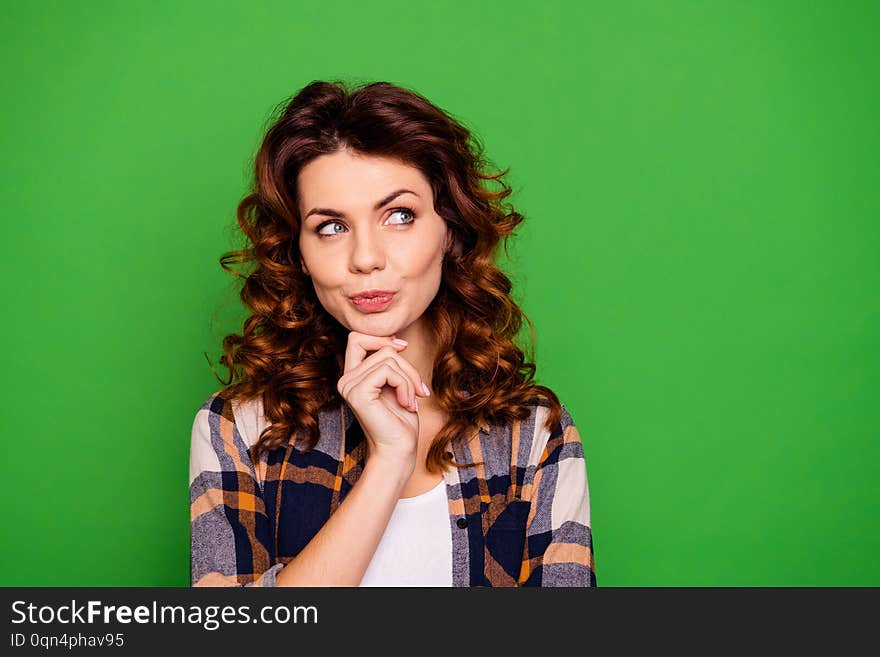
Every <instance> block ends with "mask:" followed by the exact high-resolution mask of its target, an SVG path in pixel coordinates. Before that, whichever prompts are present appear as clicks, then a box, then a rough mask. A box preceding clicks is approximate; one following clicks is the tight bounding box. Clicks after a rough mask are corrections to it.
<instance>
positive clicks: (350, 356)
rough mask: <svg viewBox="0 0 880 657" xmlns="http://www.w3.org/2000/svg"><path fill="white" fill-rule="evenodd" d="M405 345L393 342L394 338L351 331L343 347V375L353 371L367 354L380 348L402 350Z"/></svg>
mask: <svg viewBox="0 0 880 657" xmlns="http://www.w3.org/2000/svg"><path fill="white" fill-rule="evenodd" d="M405 346H406V345H403V344H399V343H396V342H394V336H378V335H368V334H366V333H360V332H358V331H351V332H350V333H349V334H348V343H347V344H346V347H345V367H344V369H343V370H342V371H343V374H344V373H345V372H348V371H349V370H353V369H354V368H355V367H357V366H358V365H359V364H360V363H361V362H363V360H364V358H365V357H366V355H367V352H370V351H377V350H379V349H381V348H382V347H392V348H394V349H403V348H404V347H405Z"/></svg>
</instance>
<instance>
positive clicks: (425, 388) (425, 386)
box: [422, 381, 431, 396]
mask: <svg viewBox="0 0 880 657" xmlns="http://www.w3.org/2000/svg"><path fill="white" fill-rule="evenodd" d="M422 390H424V392H425V394H426V395H428V396H430V395H431V391H430V390H428V384H427V383H425V382H424V381H422Z"/></svg>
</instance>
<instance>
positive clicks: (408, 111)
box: [190, 82, 596, 586]
mask: <svg viewBox="0 0 880 657" xmlns="http://www.w3.org/2000/svg"><path fill="white" fill-rule="evenodd" d="M485 167H486V160H485V159H484V157H483V155H482V148H481V146H480V145H479V143H478V142H477V141H476V139H474V138H473V137H472V136H471V133H470V132H469V131H468V130H467V129H465V128H464V127H462V125H460V124H459V123H458V122H457V121H455V120H454V119H453V118H452V117H451V116H450V115H449V114H447V113H445V112H444V111H443V110H441V109H439V108H437V107H436V106H434V105H432V104H431V103H430V102H428V101H427V100H426V99H424V98H423V97H422V96H420V95H418V94H416V93H414V92H413V91H410V90H407V89H404V88H401V87H398V86H395V85H392V84H389V83H385V82H377V83H373V84H368V85H364V86H362V87H360V88H356V89H353V90H350V89H347V88H346V86H345V85H344V84H343V83H338V82H337V83H329V82H313V83H312V84H309V85H308V86H306V87H305V88H303V89H302V90H301V91H300V92H299V93H298V94H297V95H296V96H295V97H294V98H293V99H292V100H290V102H289V104H287V106H286V107H285V108H284V110H283V112H282V114H281V116H280V117H279V118H278V119H277V120H276V121H275V122H274V124H273V125H272V126H271V127H270V129H269V130H268V132H267V134H266V136H265V138H264V140H263V143H262V146H261V148H260V150H259V152H258V153H257V156H256V165H255V181H254V189H253V190H252V193H250V194H249V195H248V196H246V197H245V198H244V199H243V200H242V202H241V203H240V204H239V208H238V223H239V225H240V226H241V229H242V231H243V232H244V234H245V236H246V237H247V238H248V240H249V242H250V245H249V246H248V247H247V248H244V249H241V250H239V251H233V252H231V253H228V254H225V255H224V256H223V257H222V258H221V260H220V264H221V266H223V267H224V269H226V270H227V271H230V272H232V273H234V274H236V275H237V276H240V277H241V278H243V280H244V283H243V288H242V290H241V299H242V301H243V303H244V304H245V305H246V306H247V307H248V308H249V309H250V311H251V312H252V314H251V315H250V317H249V318H248V319H247V320H246V321H245V323H244V327H243V331H242V334H241V335H238V334H234V335H229V336H226V338H225V339H224V341H223V347H224V355H223V357H222V358H221V362H222V363H224V364H225V365H226V366H227V367H229V368H230V379H229V381H225V382H223V383H224V385H225V387H224V389H221V390H220V391H218V392H216V393H215V394H213V395H212V396H211V397H210V398H209V399H208V400H207V401H205V403H204V404H203V405H202V407H201V408H200V409H199V411H198V412H197V414H196V417H195V420H194V422H193V428H192V444H191V457H190V502H191V521H192V522H191V539H192V542H191V547H192V553H191V576H192V580H191V584H192V585H193V586H327V585H332V586H394V585H400V586H404V585H415V586H594V585H595V583H596V579H595V572H594V568H593V552H592V536H591V530H590V508H589V492H588V487H587V473H586V464H585V460H584V453H583V447H582V444H581V439H580V436H579V434H578V431H577V429H576V427H575V425H574V423H573V421H572V418H571V416H570V414H569V413H568V411H567V410H566V409H565V407H564V406H563V405H562V404H561V403H560V401H559V399H558V398H557V397H556V395H555V394H554V393H553V392H552V391H551V390H550V389H549V388H547V387H545V386H542V385H538V384H536V383H534V382H532V381H531V379H532V377H533V376H534V372H535V365H534V364H532V363H529V362H527V361H526V360H525V356H524V354H523V352H522V351H521V350H520V349H519V348H518V347H517V346H516V345H515V344H514V337H515V336H516V334H517V332H518V331H519V329H520V327H521V323H522V319H523V318H525V315H524V314H523V313H522V311H521V310H520V309H519V307H518V306H517V305H516V304H515V303H514V301H513V300H512V299H511V297H510V296H509V294H510V290H511V283H510V280H509V279H508V278H507V277H506V276H505V275H504V274H503V273H502V272H501V271H500V270H499V269H497V268H496V266H495V264H494V258H495V255H496V252H497V247H498V245H499V243H500V241H501V239H502V238H505V239H506V238H507V237H508V236H509V235H511V234H512V232H513V230H514V228H515V227H516V226H517V225H518V224H519V223H520V222H521V221H522V220H523V217H522V216H521V215H520V214H518V213H517V212H515V211H513V209H512V208H510V207H509V206H507V205H505V204H503V203H502V201H503V199H504V198H505V197H506V196H508V195H509V194H510V189H509V187H508V186H507V185H506V184H505V183H504V182H503V181H502V180H501V179H502V176H503V175H504V173H506V172H501V173H498V174H495V175H490V174H488V173H485V172H484V169H485ZM489 180H494V181H496V182H498V183H499V184H500V185H501V189H500V190H499V191H494V192H493V191H490V190H488V189H486V188H485V187H484V186H483V185H482V181H489ZM233 262H237V263H244V262H250V263H253V265H254V267H253V269H252V271H251V272H249V273H248V274H246V275H245V274H241V273H239V272H237V271H236V270H234V269H232V268H230V267H228V266H227V265H228V264H230V263H233ZM525 319H526V321H528V318H525ZM529 327H530V329H531V323H530V322H529ZM233 379H236V382H235V383H234V384H232V383H231V382H232V380H233Z"/></svg>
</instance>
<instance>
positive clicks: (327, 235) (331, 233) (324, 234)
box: [315, 221, 342, 237]
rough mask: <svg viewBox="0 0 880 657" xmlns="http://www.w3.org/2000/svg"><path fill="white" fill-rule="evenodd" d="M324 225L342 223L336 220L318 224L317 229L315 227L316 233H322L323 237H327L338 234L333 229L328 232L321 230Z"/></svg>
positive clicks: (339, 224) (338, 224)
mask: <svg viewBox="0 0 880 657" xmlns="http://www.w3.org/2000/svg"><path fill="white" fill-rule="evenodd" d="M325 226H342V224H341V223H340V222H338V221H325V222H324V223H323V224H321V225H320V226H318V228H317V229H315V232H316V233H318V235H323V236H324V237H329V236H331V235H336V234H338V231H335V230H334V231H331V232H329V233H325V232H323V230H324V227H325Z"/></svg>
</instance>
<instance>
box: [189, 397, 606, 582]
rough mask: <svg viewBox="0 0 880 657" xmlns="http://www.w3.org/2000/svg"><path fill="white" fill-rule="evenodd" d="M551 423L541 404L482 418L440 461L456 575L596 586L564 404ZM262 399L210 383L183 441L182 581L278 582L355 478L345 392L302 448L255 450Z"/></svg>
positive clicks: (577, 442)
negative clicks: (513, 417)
mask: <svg viewBox="0 0 880 657" xmlns="http://www.w3.org/2000/svg"><path fill="white" fill-rule="evenodd" d="M562 409H563V413H562V419H561V421H560V423H559V424H558V425H557V426H556V427H554V428H553V430H552V431H550V432H548V431H547V430H546V429H545V428H544V426H543V423H544V418H545V417H546V415H547V410H548V409H547V408H546V407H545V406H542V405H539V404H534V405H532V406H531V414H530V416H529V417H528V418H526V419H523V420H517V421H514V422H513V423H512V424H510V425H507V426H495V425H491V426H490V425H482V426H480V427H478V428H475V430H474V431H473V433H472V435H470V436H468V437H467V440H455V441H453V443H452V445H450V450H451V451H452V453H453V457H454V459H455V461H456V462H457V463H471V462H476V465H475V466H470V467H466V468H455V467H452V466H450V468H449V469H448V470H447V471H446V472H445V473H444V475H443V476H444V479H445V482H446V494H447V499H448V502H449V527H450V532H451V535H452V551H453V555H452V564H453V566H452V568H453V572H452V581H453V586H596V575H595V568H594V563H593V545H592V534H591V529H590V501H589V490H588V484H587V470H586V462H585V459H584V450H583V445H582V442H581V438H580V435H579V433H578V430H577V428H576V427H575V425H574V423H573V421H572V418H571V415H570V414H569V412H568V410H567V409H566V408H565V406H564V405H563V407H562ZM265 426H266V420H265V417H264V416H263V413H262V403H261V401H260V400H255V401H251V402H247V403H244V404H240V403H238V402H232V401H230V400H228V399H227V398H226V397H224V393H223V391H222V390H221V391H218V392H215V393H214V394H213V395H211V396H210V397H209V398H208V399H207V400H206V401H205V402H204V404H202V406H201V407H200V408H199V410H198V412H197V413H196V416H195V419H194V421H193V426H192V442H191V449H190V520H191V524H190V530H191V531H190V538H191V553H190V567H191V568H190V574H191V580H190V583H191V585H192V586H276V582H275V577H276V575H277V573H278V571H279V570H281V569H282V568H283V567H284V565H285V564H287V563H288V562H290V561H291V560H292V559H293V558H295V557H296V555H297V554H298V553H299V552H300V551H301V550H302V549H303V548H304V547H305V546H306V545H307V544H308V543H309V541H310V540H311V539H312V538H313V537H314V535H315V534H316V533H317V532H318V531H319V530H320V529H321V527H322V526H323V525H324V523H325V522H326V521H327V520H328V519H329V517H330V515H331V514H332V513H333V512H334V511H335V510H336V508H337V507H338V506H339V504H340V503H341V502H342V500H344V499H345V496H346V495H347V494H348V492H349V491H350V490H351V489H352V487H353V486H354V485H355V484H356V483H357V480H358V478H359V477H360V474H361V472H362V471H363V467H364V463H365V457H366V440H365V438H364V435H363V432H362V430H361V428H360V425H359V424H358V422H357V421H356V419H355V417H354V414H353V413H352V411H351V409H350V408H349V406H348V405H347V404H346V403H345V402H344V401H343V402H341V403H340V405H339V406H338V407H337V408H335V409H330V410H325V411H322V412H321V414H320V417H319V429H320V439H319V441H318V443H317V445H316V446H315V448H314V449H313V450H312V451H310V452H309V453H303V452H302V451H301V449H300V446H299V445H296V444H294V443H288V444H286V445H282V446H280V447H278V448H276V449H274V450H272V451H270V452H269V453H268V454H263V456H262V457H261V459H260V460H259V461H258V462H255V461H254V460H253V459H252V452H251V446H252V445H253V444H254V443H255V442H256V440H257V438H258V437H259V432H260V431H261V430H262V428H263V427H265Z"/></svg>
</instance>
